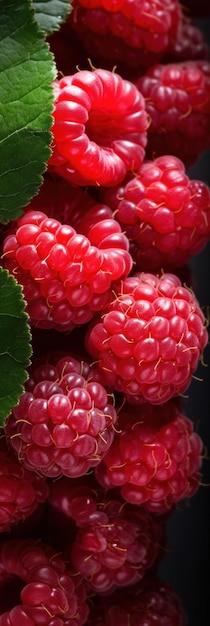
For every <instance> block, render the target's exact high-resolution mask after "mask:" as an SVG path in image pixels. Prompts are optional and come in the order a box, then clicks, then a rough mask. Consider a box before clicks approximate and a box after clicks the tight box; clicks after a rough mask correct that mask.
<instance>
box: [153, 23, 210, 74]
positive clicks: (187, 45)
mask: <svg viewBox="0 0 210 626" xmlns="http://www.w3.org/2000/svg"><path fill="white" fill-rule="evenodd" d="M209 52H210V50H209V45H208V43H207V40H206V37H205V35H204V32H203V31H202V30H201V28H199V26H198V25H197V24H196V22H194V21H193V20H192V19H191V18H190V17H186V16H183V19H182V20H181V21H180V24H179V28H178V31H177V35H176V37H175V38H174V40H173V42H172V43H171V45H170V46H169V48H168V51H167V53H166V55H165V56H164V58H163V59H162V62H163V63H179V62H181V61H194V60H196V59H202V60H204V59H208V58H209Z"/></svg>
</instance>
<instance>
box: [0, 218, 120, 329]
mask: <svg viewBox="0 0 210 626" xmlns="http://www.w3.org/2000/svg"><path fill="white" fill-rule="evenodd" d="M107 222H108V223H107ZM114 234H115V235H117V237H116V240H115V237H114V236H113V235H114ZM109 235H110V237H109ZM96 242H97V243H96ZM128 248H129V242H128V240H127V238H126V237H125V235H123V234H122V232H121V228H120V226H119V224H118V223H117V222H116V221H114V220H113V219H112V220H104V222H103V225H102V227H101V225H100V224H99V225H98V228H97V226H96V228H95V232H94V239H93V238H92V242H91V241H90V240H89V239H88V238H87V237H84V236H83V235H80V234H79V233H77V232H76V231H75V230H74V228H73V227H71V226H70V225H66V224H61V223H60V222H59V221H58V220H56V219H53V218H48V217H47V215H46V214H45V213H42V212H41V211H33V210H32V211H27V212H26V213H25V215H23V217H21V218H20V219H19V220H18V221H17V224H16V227H15V232H14V233H13V230H11V234H8V236H7V237H6V239H5V241H4V245H3V252H4V256H3V263H4V267H5V268H7V269H8V270H9V272H10V273H11V274H14V276H15V277H16V279H17V280H18V282H19V283H21V284H22V285H23V291H24V296H25V299H26V301H27V312H28V314H29V317H30V323H31V325H33V326H38V327H40V328H54V329H55V330H59V331H66V330H72V328H74V327H75V326H76V325H80V324H85V323H86V322H88V321H89V320H90V319H92V318H93V317H94V315H95V314H96V312H97V311H100V310H103V309H104V307H105V306H107V304H108V302H109V301H110V300H111V299H112V297H113V295H112V289H113V287H114V286H115V282H116V281H119V279H120V278H122V277H123V276H127V275H128V274H129V272H130V270H131V268H132V258H131V256H130V254H129V251H128Z"/></svg>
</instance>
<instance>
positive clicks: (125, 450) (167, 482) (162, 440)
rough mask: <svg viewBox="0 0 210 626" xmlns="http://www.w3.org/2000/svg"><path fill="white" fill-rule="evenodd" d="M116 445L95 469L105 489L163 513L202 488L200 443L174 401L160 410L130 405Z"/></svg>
mask: <svg viewBox="0 0 210 626" xmlns="http://www.w3.org/2000/svg"><path fill="white" fill-rule="evenodd" d="M118 430H119V432H118V433H116V435H115V438H114V441H113V444H112V446H111V448H110V450H109V451H108V452H107V454H106V456H105V457H104V459H103V461H102V462H101V463H100V465H99V466H98V468H96V469H95V475H96V478H97V480H98V481H99V483H100V484H101V485H102V486H103V487H105V488H106V489H107V488H108V489H110V488H113V487H120V490H121V495H122V497H123V498H124V499H125V500H126V501H127V502H130V503H131V504H136V505H142V506H143V507H145V509H147V510H148V511H153V512H154V513H155V512H156V513H164V512H166V511H167V510H170V509H171V508H172V506H173V504H174V503H176V502H178V501H180V500H182V499H184V498H189V497H191V496H192V495H193V494H194V493H195V492H196V491H197V489H198V487H199V484H200V479H201V475H200V468H201V462H202V461H201V451H202V441H201V439H200V437H199V436H198V435H197V434H196V433H195V432H194V431H193V423H192V421H191V420H189V419H188V418H187V417H186V416H185V415H184V414H183V412H182V409H180V408H179V406H178V404H177V403H176V402H175V401H174V400H170V401H168V402H167V403H165V404H163V405H162V406H152V405H151V404H149V403H148V404H144V405H141V406H139V407H134V406H132V407H130V406H129V405H127V406H126V407H125V408H124V409H123V410H122V411H121V414H120V417H119V421H118Z"/></svg>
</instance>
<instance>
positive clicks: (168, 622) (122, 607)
mask: <svg viewBox="0 0 210 626" xmlns="http://www.w3.org/2000/svg"><path fill="white" fill-rule="evenodd" d="M116 624H117V625H120V626H128V624H129V626H154V625H155V624H157V626H186V624H187V622H186V615H185V613H184V610H183V608H182V606H181V603H180V600H179V598H178V596H177V595H176V594H175V593H174V591H173V590H172V589H171V587H169V585H168V584H167V583H165V582H162V581H161V580H159V579H158V578H155V577H154V576H151V575H150V576H147V577H146V578H144V579H143V581H142V582H141V583H140V584H138V586H137V585H136V586H135V588H133V587H132V588H131V589H130V588H127V589H123V590H117V591H115V593H114V594H112V595H110V596H106V597H105V598H100V599H98V598H97V597H95V598H93V601H92V604H91V606H90V615H89V619H88V621H87V626H116Z"/></svg>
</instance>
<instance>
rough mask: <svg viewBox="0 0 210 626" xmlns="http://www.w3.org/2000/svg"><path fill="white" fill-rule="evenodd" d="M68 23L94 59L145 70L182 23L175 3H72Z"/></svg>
mask: <svg viewBox="0 0 210 626" xmlns="http://www.w3.org/2000/svg"><path fill="white" fill-rule="evenodd" d="M72 6H73V11H72V13H71V15H70V18H69V21H70V24H71V26H72V27H73V29H75V32H76V33H77V35H78V37H79V38H80V40H81V41H82V44H83V45H84V47H85V49H86V51H87V53H88V54H89V55H91V58H92V56H94V58H95V59H96V60H98V61H99V60H100V61H101V62H102V66H103V67H104V63H105V64H106V63H107V62H108V63H109V65H110V64H112V65H113V61H114V63H117V67H118V65H120V72H121V69H122V72H123V70H124V71H126V69H127V68H139V67H141V68H145V67H148V66H150V65H152V64H153V63H155V62H157V60H158V59H159V60H160V59H161V57H162V56H163V54H164V52H165V50H167V48H168V46H169V44H170V42H171V41H172V40H173V38H174V36H175V35H176V32H177V28H178V24H179V22H180V20H181V15H182V14H181V8H180V5H179V3H178V2H177V0H155V2H154V1H152V0H133V1H132V2H130V0H117V1H115V2H113V1H112V0H91V2H90V0H73V3H72Z"/></svg>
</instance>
